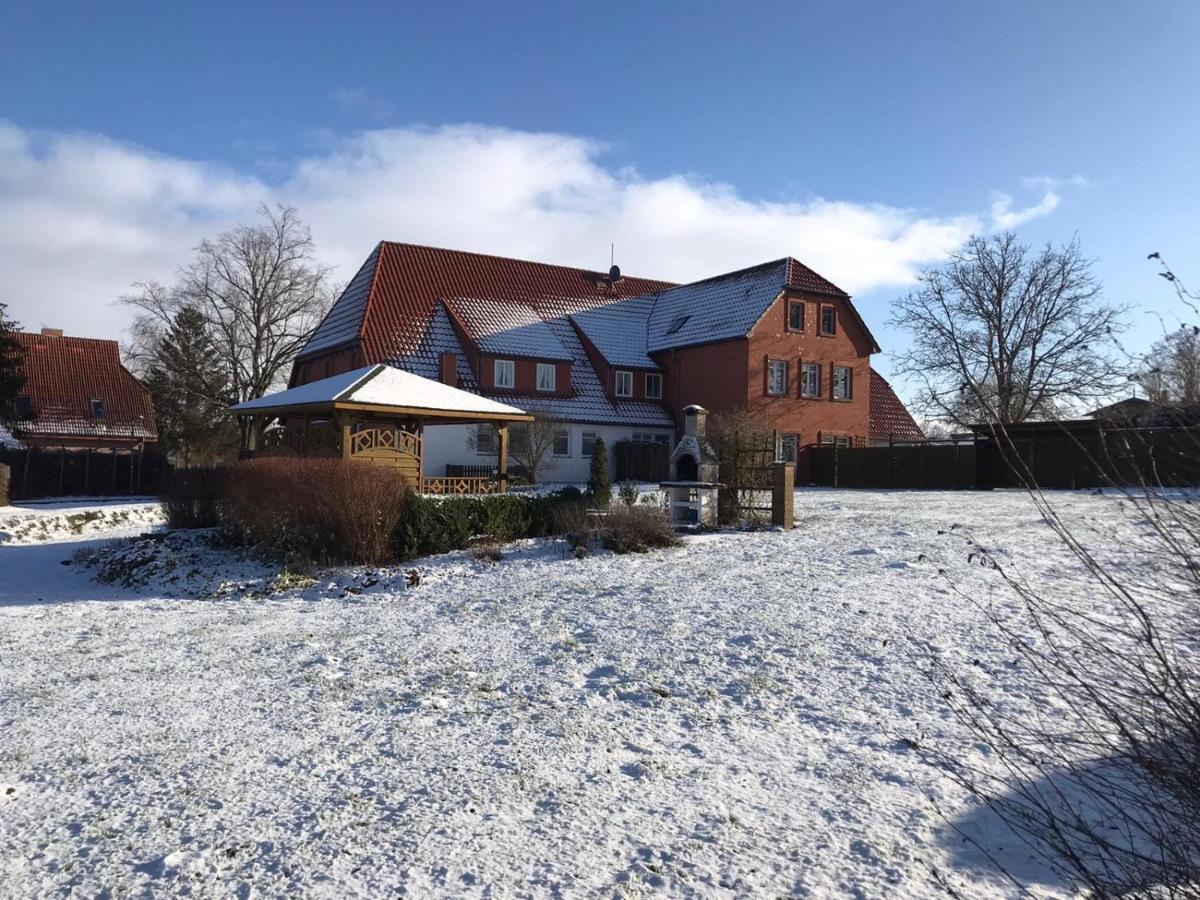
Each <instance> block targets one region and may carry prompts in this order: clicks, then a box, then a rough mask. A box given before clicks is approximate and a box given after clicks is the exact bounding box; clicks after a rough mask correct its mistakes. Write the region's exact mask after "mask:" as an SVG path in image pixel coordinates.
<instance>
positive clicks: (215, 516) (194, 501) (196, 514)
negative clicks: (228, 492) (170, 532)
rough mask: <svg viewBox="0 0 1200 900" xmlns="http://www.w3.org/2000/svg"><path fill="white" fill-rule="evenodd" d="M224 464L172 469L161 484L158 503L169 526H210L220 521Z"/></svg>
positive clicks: (223, 489) (223, 487)
mask: <svg viewBox="0 0 1200 900" xmlns="http://www.w3.org/2000/svg"><path fill="white" fill-rule="evenodd" d="M224 491H225V467H224V466H203V467H199V466H197V467H191V468H183V469H175V470H174V471H173V472H170V473H169V474H168V475H167V477H166V480H165V482H164V484H163V490H162V505H163V512H164V513H166V516H167V524H168V525H170V526H171V527H172V528H211V527H213V526H216V525H219V524H220V523H221V498H222V495H223V493H224Z"/></svg>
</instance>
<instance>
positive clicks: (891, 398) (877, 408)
mask: <svg viewBox="0 0 1200 900" xmlns="http://www.w3.org/2000/svg"><path fill="white" fill-rule="evenodd" d="M870 437H871V440H882V441H887V440H894V441H923V440H925V432H923V431H922V430H921V427H920V426H919V425H918V424H917V422H916V420H915V419H914V418H913V417H912V414H911V413H909V411H908V409H907V408H906V407H905V406H904V404H903V403H902V402H901V401H900V398H899V397H897V396H896V392H895V391H893V390H892V386H891V385H890V384H888V383H887V379H885V378H884V377H883V376H882V375H880V374H879V373H878V372H876V371H875V370H874V369H872V370H871V411H870Z"/></svg>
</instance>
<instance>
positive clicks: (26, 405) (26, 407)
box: [14, 394, 33, 419]
mask: <svg viewBox="0 0 1200 900" xmlns="http://www.w3.org/2000/svg"><path fill="white" fill-rule="evenodd" d="M14 409H15V411H16V414H17V418H18V419H28V418H29V417H30V416H32V415H33V398H32V397H30V396H29V395H28V394H17V402H16V404H15V407H14Z"/></svg>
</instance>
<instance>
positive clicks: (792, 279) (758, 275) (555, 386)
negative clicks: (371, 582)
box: [291, 242, 920, 481]
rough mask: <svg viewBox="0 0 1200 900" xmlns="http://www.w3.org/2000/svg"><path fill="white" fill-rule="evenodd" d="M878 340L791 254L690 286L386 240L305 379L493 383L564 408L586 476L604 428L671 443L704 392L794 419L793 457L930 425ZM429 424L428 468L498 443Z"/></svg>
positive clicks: (736, 406)
mask: <svg viewBox="0 0 1200 900" xmlns="http://www.w3.org/2000/svg"><path fill="white" fill-rule="evenodd" d="M877 352H879V346H878V344H877V343H876V341H875V338H874V337H873V336H872V335H871V332H870V330H869V329H868V328H867V325H866V323H865V322H864V321H863V319H862V317H861V316H860V315H859V314H858V311H857V310H856V309H855V308H854V305H853V303H852V302H851V300H850V296H849V295H848V294H847V293H846V292H845V291H843V290H841V289H840V288H838V287H837V286H836V285H834V284H833V283H831V282H830V281H828V280H827V279H825V278H823V277H822V276H820V275H818V274H817V273H816V272H814V271H813V270H812V269H809V268H808V267H807V266H805V265H803V264H802V263H800V262H799V261H798V260H795V259H792V258H785V259H778V260H774V261H772V262H767V263H763V264H761V265H758V266H753V267H751V268H748V269H742V270H740V271H737V272H730V273H728V274H725V275H719V276H717V277H714V278H708V279H705V280H703V281H697V282H694V283H692V284H685V285H675V284H670V283H667V282H662V281H654V280H650V279H645V278H632V277H627V276H626V277H622V276H621V274H620V272H619V271H617V270H616V269H615V268H614V269H613V270H612V271H610V272H608V273H603V272H593V271H588V270H584V269H574V268H568V267H565V266H555V265H547V264H544V263H535V262H525V261H522V260H515V259H505V258H501V257H495V256H485V255H481V254H477V253H466V252H461V251H455V250H442V249H435V248H431V247H421V246H415V245H412V244H397V243H390V242H382V243H380V244H379V245H378V246H377V247H376V248H375V249H374V251H372V253H371V255H370V256H369V257H368V259H367V261H366V262H365V263H364V264H363V266H362V268H361V269H359V271H358V273H357V274H356V275H355V277H354V278H353V280H352V281H351V282H350V284H349V285H348V286H347V287H346V289H345V291H344V292H343V293H342V295H341V297H340V298H339V299H338V301H337V302H336V303H335V305H334V307H333V309H332V310H331V311H330V313H329V314H328V316H326V318H325V320H324V321H323V322H322V323H321V325H320V327H319V328H318V329H317V331H316V332H315V333H314V335H313V337H312V339H311V340H310V341H309V342H308V344H307V345H306V346H305V348H304V350H303V351H302V352H301V353H300V355H299V357H298V358H297V361H296V363H295V366H294V368H293V372H292V379H291V386H293V387H296V386H299V385H303V384H307V383H310V382H312V381H316V380H319V379H322V378H327V377H329V376H332V375H336V374H340V373H342V372H347V371H350V370H353V369H357V368H359V367H362V366H366V365H372V364H375V363H385V364H388V365H391V366H395V367H397V368H400V369H403V370H406V371H409V372H412V373H415V374H417V375H421V376H424V377H426V378H432V379H436V380H439V381H442V382H444V383H446V384H450V385H454V386H456V387H459V388H462V389H464V390H467V391H471V392H475V393H479V394H482V395H484V396H486V397H488V398H490V399H493V400H496V401H498V402H501V403H506V404H511V405H513V406H516V407H520V408H521V409H524V410H527V411H529V412H531V413H533V414H535V415H537V416H539V417H542V418H550V419H553V420H555V422H556V423H558V426H559V428H558V432H557V439H556V440H555V442H554V448H553V455H552V459H551V461H550V468H549V471H548V472H547V473H546V476H547V477H548V478H549V479H551V480H560V481H579V480H582V479H584V478H585V477H586V474H587V469H588V465H589V463H590V457H591V455H592V449H593V447H594V445H595V441H596V439H597V438H602V439H603V440H604V442H605V444H606V445H607V446H608V447H609V448H612V447H613V446H614V444H616V443H617V442H618V441H622V440H628V441H634V442H647V441H648V442H658V443H663V444H670V443H672V442H673V440H674V436H675V434H676V429H677V428H679V427H680V426H681V423H682V411H683V409H684V407H686V406H688V405H690V404H699V405H701V406H704V407H706V408H708V409H709V410H711V411H712V412H714V413H722V412H747V413H750V414H752V415H753V416H755V417H756V418H758V419H759V420H761V421H762V422H764V423H767V424H769V425H770V426H771V427H773V428H775V429H777V430H778V432H779V433H780V435H781V441H780V443H781V448H780V450H781V452H782V453H783V454H784V455H785V457H794V455H795V453H796V452H797V450H798V448H799V447H802V446H804V445H807V444H815V443H837V444H841V445H857V446H861V445H866V444H867V443H868V441H870V440H881V439H883V440H886V439H892V438H896V439H919V437H920V430H919V429H918V428H917V426H916V424H915V423H914V422H913V420H912V417H911V416H909V415H908V413H907V411H906V410H904V407H903V405H902V404H900V402H899V401H898V400H897V399H896V397H895V394H894V393H892V391H891V389H890V388H888V387H887V385H886V382H883V379H882V378H881V377H880V376H879V375H878V374H876V373H874V372H873V371H872V369H871V362H870V360H871V354H872V353H877ZM879 382H882V388H881V387H880V386H879V384H878V383H879ZM876 398H877V399H876ZM873 403H875V405H876V406H877V407H880V408H876V409H873V408H872V407H873ZM884 406H886V409H884V408H882V407H884ZM885 431H886V432H887V433H886V434H885V433H884V432H885ZM426 441H427V443H426V447H425V461H424V466H425V474H427V475H442V474H444V471H443V470H444V469H445V467H446V466H448V465H449V466H471V465H477V464H479V463H481V462H483V461H486V460H488V459H490V458H494V455H495V448H494V437H493V435H492V434H491V430H490V426H486V425H483V426H478V427H476V426H459V427H443V428H439V429H434V430H432V431H431V432H430V434H429V435H428V436H427V439H426Z"/></svg>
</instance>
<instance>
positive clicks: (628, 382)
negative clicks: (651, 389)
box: [615, 369, 633, 397]
mask: <svg viewBox="0 0 1200 900" xmlns="http://www.w3.org/2000/svg"><path fill="white" fill-rule="evenodd" d="M615 374H616V380H617V383H616V389H617V390H616V393H617V396H618V397H632V396H633V373H632V372H625V371H622V370H620V369H618V370H617V371H616V373H615Z"/></svg>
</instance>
